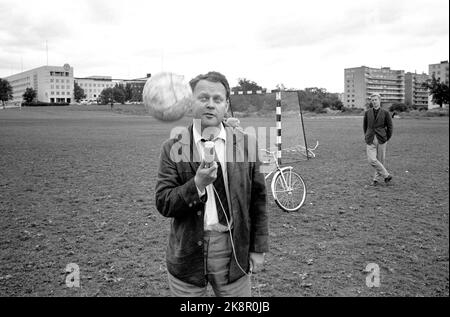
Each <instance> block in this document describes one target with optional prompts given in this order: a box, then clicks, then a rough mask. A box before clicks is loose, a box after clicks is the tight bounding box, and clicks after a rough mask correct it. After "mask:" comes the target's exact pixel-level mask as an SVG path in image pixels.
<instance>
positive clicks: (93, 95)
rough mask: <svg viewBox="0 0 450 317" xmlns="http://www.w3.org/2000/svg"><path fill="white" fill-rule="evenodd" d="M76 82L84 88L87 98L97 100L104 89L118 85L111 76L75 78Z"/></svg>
mask: <svg viewBox="0 0 450 317" xmlns="http://www.w3.org/2000/svg"><path fill="white" fill-rule="evenodd" d="M75 82H76V83H77V84H78V85H79V86H80V87H81V88H82V89H83V90H84V93H85V95H86V98H85V99H86V100H90V101H97V99H98V97H100V94H101V93H102V90H103V89H106V88H113V87H114V86H115V85H116V82H115V81H113V80H112V77H111V76H89V77H84V78H75Z"/></svg>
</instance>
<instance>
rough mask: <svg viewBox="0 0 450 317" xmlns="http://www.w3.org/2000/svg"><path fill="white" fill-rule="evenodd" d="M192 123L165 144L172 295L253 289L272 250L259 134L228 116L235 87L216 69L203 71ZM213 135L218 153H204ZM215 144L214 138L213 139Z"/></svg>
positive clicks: (161, 193) (163, 188) (161, 188)
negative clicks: (233, 122) (253, 278)
mask: <svg viewBox="0 0 450 317" xmlns="http://www.w3.org/2000/svg"><path fill="white" fill-rule="evenodd" d="M190 84H191V87H192V90H193V105H192V109H193V115H194V119H193V124H191V125H189V127H187V128H182V129H179V131H177V132H176V133H174V131H172V137H171V138H170V139H169V140H167V141H166V142H164V144H163V145H162V149H161V156H160V162H159V170H158V179H157V184H156V207H157V209H158V211H159V212H160V213H161V214H162V215H163V216H165V217H170V218H172V222H171V231H170V236H169V243H168V247H167V251H166V262H167V269H168V279H169V286H170V289H171V292H172V294H173V295H175V296H203V295H205V293H206V288H207V285H208V283H209V284H211V286H212V288H213V290H214V293H215V294H216V296H250V295H251V285H250V277H249V276H250V273H251V272H255V271H257V270H258V269H260V268H261V266H262V265H263V262H264V253H265V252H267V251H268V219H267V210H266V188H265V180H264V176H263V174H261V173H260V171H259V167H260V162H259V160H258V158H257V156H258V155H256V154H257V144H256V140H255V139H254V137H251V136H249V135H247V134H245V133H244V132H243V131H242V130H239V129H233V128H232V127H230V126H229V125H228V124H226V123H224V122H223V118H224V115H225V113H226V112H227V110H228V107H229V98H230V87H229V84H228V81H227V80H226V78H225V76H223V75H222V74H220V73H217V72H209V73H208V74H206V75H199V76H197V77H196V78H194V79H193V80H191V82H190ZM207 142H214V148H215V153H216V154H215V160H214V162H212V163H208V162H206V161H205V159H204V152H205V147H206V145H207V144H206V143H207ZM210 144H211V143H210Z"/></svg>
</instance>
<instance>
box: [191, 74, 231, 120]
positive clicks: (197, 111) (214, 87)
mask: <svg viewBox="0 0 450 317" xmlns="http://www.w3.org/2000/svg"><path fill="white" fill-rule="evenodd" d="M193 99H194V102H193V106H192V109H193V113H194V118H196V119H200V120H201V123H202V129H205V128H206V127H217V126H218V125H219V124H220V123H221V122H222V120H223V117H224V116H225V113H226V112H227V110H228V101H227V98H226V90H225V87H224V86H223V85H222V84H221V83H215V82H211V81H208V80H200V81H199V82H198V83H197V85H196V86H195V88H194V91H193Z"/></svg>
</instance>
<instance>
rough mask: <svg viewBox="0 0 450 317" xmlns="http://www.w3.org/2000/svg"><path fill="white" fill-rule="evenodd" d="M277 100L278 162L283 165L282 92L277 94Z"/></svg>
mask: <svg viewBox="0 0 450 317" xmlns="http://www.w3.org/2000/svg"><path fill="white" fill-rule="evenodd" d="M276 100H277V112H276V113H277V144H276V145H277V160H278V164H279V165H281V91H278V92H277V93H276Z"/></svg>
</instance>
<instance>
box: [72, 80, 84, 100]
mask: <svg viewBox="0 0 450 317" xmlns="http://www.w3.org/2000/svg"><path fill="white" fill-rule="evenodd" d="M73 96H74V99H75V101H76V102H80V100H81V99H84V98H86V94H85V93H84V89H83V88H81V87H80V86H79V85H78V83H77V82H75V84H74V86H73Z"/></svg>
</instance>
